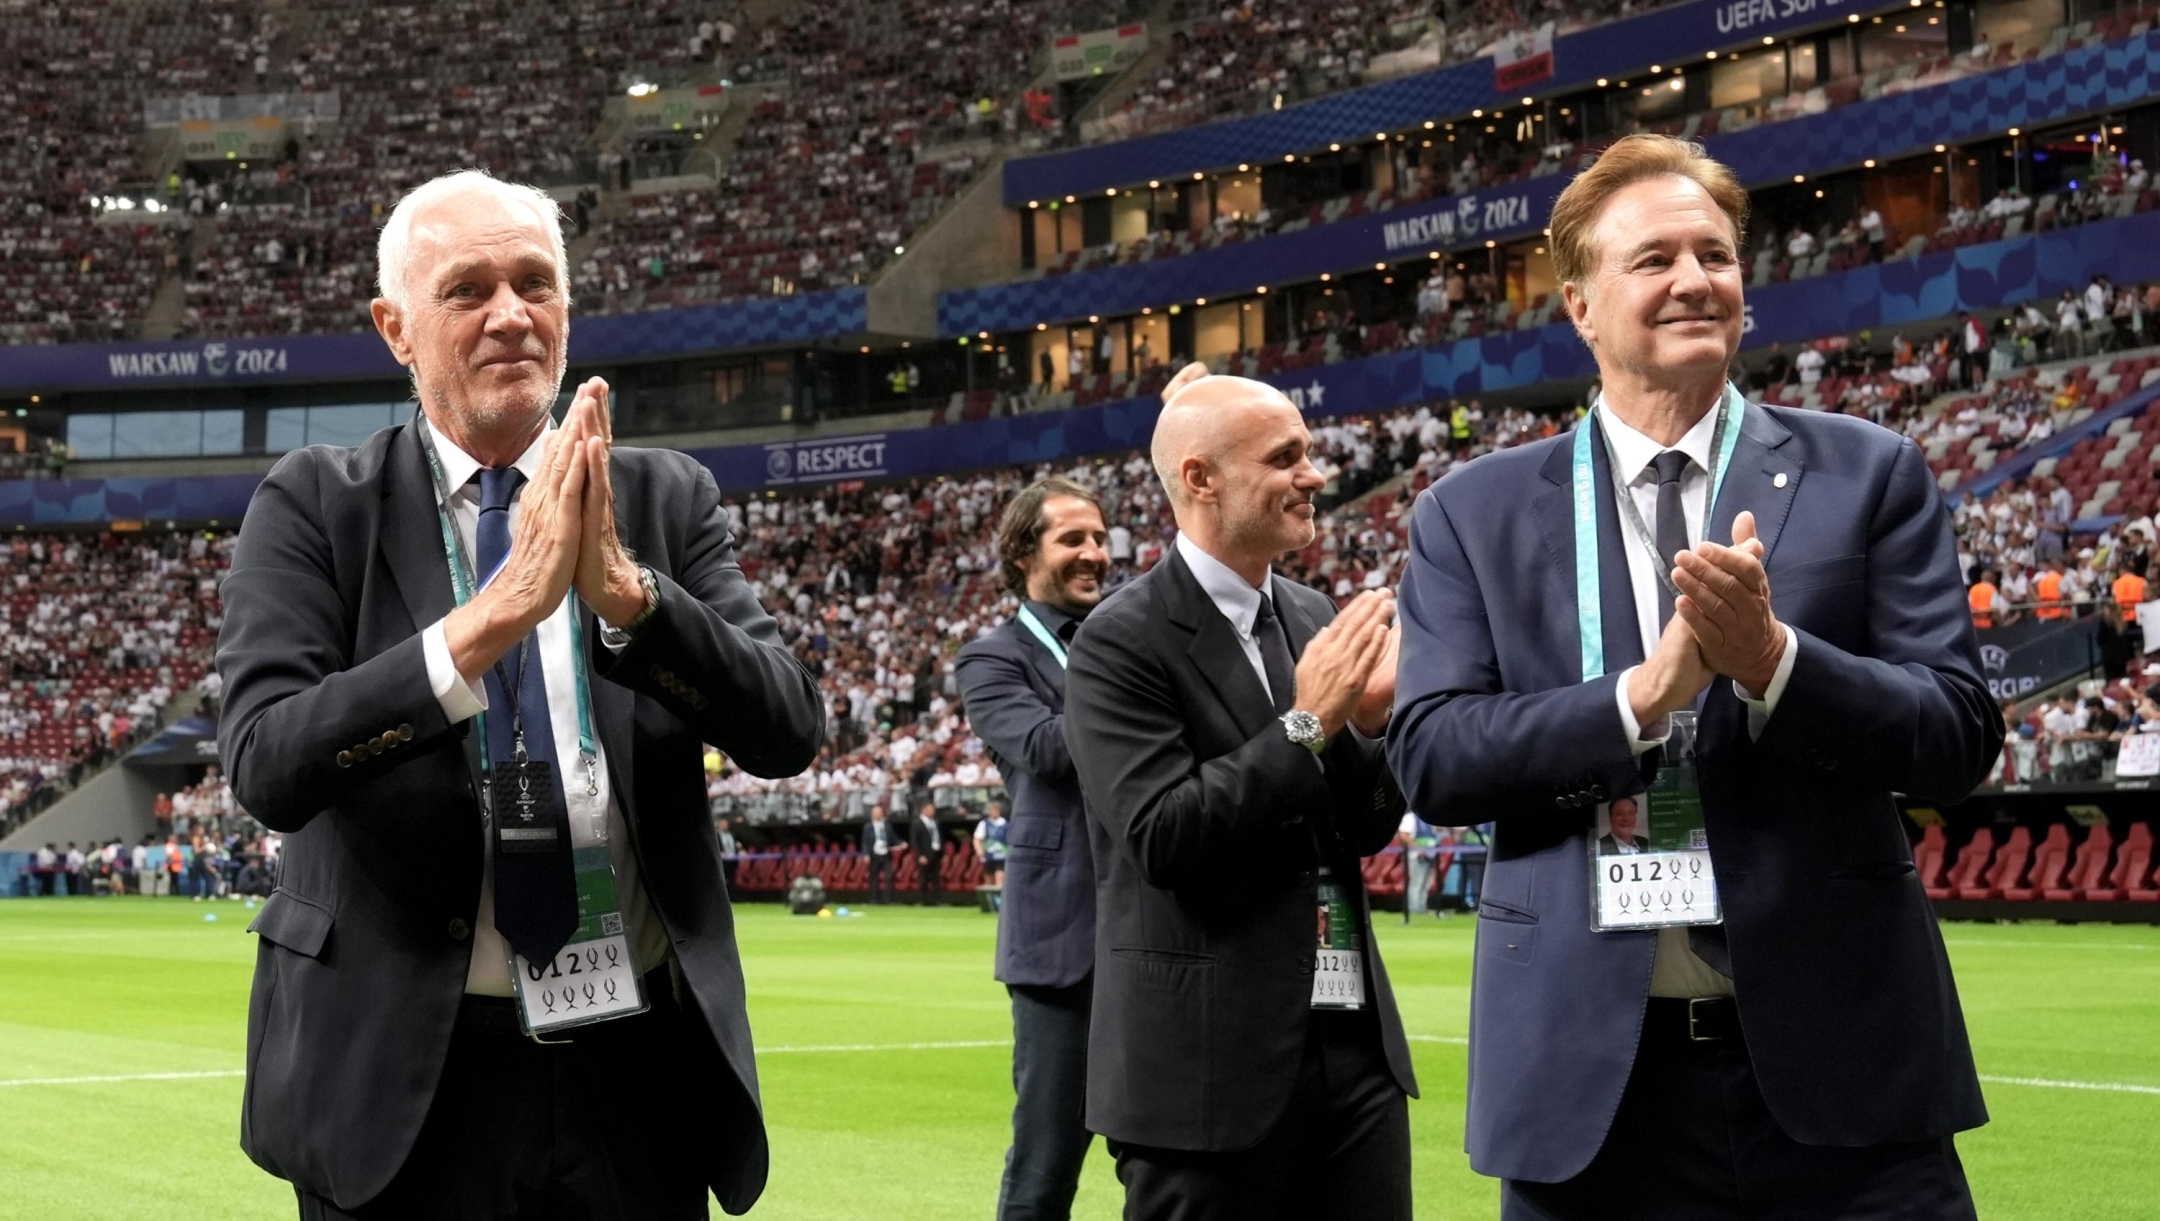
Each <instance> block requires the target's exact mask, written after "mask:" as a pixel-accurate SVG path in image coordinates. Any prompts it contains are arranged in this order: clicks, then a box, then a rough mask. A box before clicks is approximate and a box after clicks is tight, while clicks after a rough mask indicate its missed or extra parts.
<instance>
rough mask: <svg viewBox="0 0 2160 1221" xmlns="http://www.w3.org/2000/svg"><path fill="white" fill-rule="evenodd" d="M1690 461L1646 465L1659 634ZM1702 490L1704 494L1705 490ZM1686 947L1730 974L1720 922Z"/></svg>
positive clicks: (1699, 928) (1700, 930)
mask: <svg viewBox="0 0 2160 1221" xmlns="http://www.w3.org/2000/svg"><path fill="white" fill-rule="evenodd" d="M1691 461H1692V459H1690V458H1689V457H1688V456H1687V455H1686V454H1683V453H1681V452H1680V451H1679V450H1677V449H1668V450H1666V451H1665V452H1664V453H1662V454H1659V455H1658V456H1657V457H1656V458H1654V459H1652V460H1651V462H1650V467H1651V469H1652V470H1655V471H1656V472H1657V479H1658V488H1657V527H1656V534H1657V547H1658V562H1659V563H1660V564H1661V565H1663V567H1662V568H1661V569H1660V570H1659V572H1660V573H1661V575H1660V576H1659V577H1658V583H1657V595H1658V631H1659V633H1660V634H1662V633H1663V632H1664V631H1665V625H1666V624H1668V623H1670V622H1672V617H1673V594H1672V590H1670V589H1668V588H1667V587H1666V585H1665V581H1666V578H1667V577H1669V576H1670V575H1671V570H1672V568H1673V567H1674V565H1673V557H1674V556H1676V555H1678V554H1680V553H1681V552H1683V551H1686V550H1688V549H1689V548H1690V546H1691V545H1692V544H1690V543H1689V542H1688V528H1687V512H1686V510H1685V509H1684V508H1682V507H1681V504H1680V479H1681V477H1682V476H1684V475H1686V474H1687V469H1688V464H1689V463H1690V462H1691ZM1704 494H1705V495H1708V493H1707V492H1706V493H1704ZM1709 508H1710V507H1709V506H1708V505H1707V504H1706V505H1704V506H1703V516H1704V518H1705V519H1707V518H1708V517H1709V515H1710V513H1709ZM1688 948H1689V949H1691V950H1694V951H1695V956H1696V957H1698V958H1700V959H1702V960H1703V961H1704V962H1707V963H1709V964H1710V966H1711V967H1712V968H1713V969H1715V970H1716V971H1717V973H1718V974H1720V975H1723V976H1726V977H1728V978H1730V977H1731V975H1732V954H1731V953H1730V952H1729V951H1728V950H1727V949H1726V947H1725V926H1724V925H1722V924H1698V925H1696V926H1695V927H1693V928H1691V929H1689V930H1688Z"/></svg>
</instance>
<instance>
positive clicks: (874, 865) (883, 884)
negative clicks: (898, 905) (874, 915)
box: [870, 852, 893, 903]
mask: <svg viewBox="0 0 2160 1221" xmlns="http://www.w3.org/2000/svg"><path fill="white" fill-rule="evenodd" d="M870 901H871V902H872V903H890V902H892V901H893V859H892V857H890V856H879V855H878V854H876V853H874V852H873V853H871V854H870Z"/></svg>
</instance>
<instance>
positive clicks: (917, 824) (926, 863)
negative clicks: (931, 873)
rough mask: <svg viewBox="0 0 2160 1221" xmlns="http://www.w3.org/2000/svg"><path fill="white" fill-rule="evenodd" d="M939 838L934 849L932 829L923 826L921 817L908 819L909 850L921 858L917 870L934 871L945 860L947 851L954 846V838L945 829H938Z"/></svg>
mask: <svg viewBox="0 0 2160 1221" xmlns="http://www.w3.org/2000/svg"><path fill="white" fill-rule="evenodd" d="M937 836H938V838H937V846H936V847H935V848H933V847H931V846H930V828H928V827H926V826H924V825H923V820H922V819H921V818H920V817H919V816H918V817H915V818H910V819H908V824H907V842H908V850H909V851H911V852H913V853H914V854H915V855H916V856H917V857H919V858H920V861H919V863H918V865H917V866H916V867H917V868H921V869H934V868H936V867H937V864H938V862H939V861H941V860H943V859H944V857H945V849H947V848H949V847H951V846H952V837H951V836H950V835H947V834H946V833H945V828H943V827H939V828H938V832H937Z"/></svg>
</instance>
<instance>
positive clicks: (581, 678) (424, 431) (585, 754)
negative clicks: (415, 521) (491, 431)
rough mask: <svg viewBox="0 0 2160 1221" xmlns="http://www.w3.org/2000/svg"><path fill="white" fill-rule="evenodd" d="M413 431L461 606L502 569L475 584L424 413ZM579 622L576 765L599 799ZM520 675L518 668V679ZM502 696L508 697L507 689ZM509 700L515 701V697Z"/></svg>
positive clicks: (573, 646) (574, 641) (483, 755)
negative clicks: (424, 456) (431, 484)
mask: <svg viewBox="0 0 2160 1221" xmlns="http://www.w3.org/2000/svg"><path fill="white" fill-rule="evenodd" d="M413 428H414V430H415V431H417V432H418V433H419V435H420V448H421V450H422V452H424V453H426V454H427V460H428V472H429V474H430V475H432V476H433V478H434V483H435V519H436V521H437V522H438V523H439V524H440V525H441V526H442V536H443V551H444V555H445V558H446V559H447V560H448V561H449V564H450V592H451V595H452V596H453V597H454V598H455V599H456V602H457V605H459V606H463V605H465V604H466V603H467V602H470V601H472V599H473V595H474V594H475V593H476V592H478V591H479V590H480V589H484V588H486V587H487V583H488V582H489V581H492V580H494V579H495V572H500V571H502V566H501V565H500V564H498V565H496V568H495V572H490V573H488V574H487V576H485V577H482V578H479V579H478V581H477V582H476V581H475V579H474V575H473V574H475V573H477V572H478V571H479V569H478V567H477V566H476V565H474V564H473V562H472V557H470V556H468V555H466V554H465V540H464V538H463V537H462V536H460V535H459V534H458V531H457V525H456V523H454V522H452V521H451V520H450V482H449V480H448V479H447V478H445V477H444V475H443V469H442V461H441V460H440V459H438V458H437V457H436V456H435V439H434V435H433V433H432V430H430V428H429V427H428V422H427V416H426V414H425V413H423V412H419V411H415V412H414V413H413ZM503 562H504V563H508V562H509V557H508V556H505V557H503ZM578 619H579V615H578V613H577V610H576V608H575V607H573V608H572V609H571V612H570V656H571V657H572V658H574V659H576V664H574V665H572V666H571V667H570V669H571V673H572V674H573V675H574V676H575V678H576V680H577V729H578V761H579V762H580V763H582V764H584V766H585V795H586V796H587V797H597V796H599V795H600V749H599V745H598V743H597V741H596V740H595V739H594V737H593V727H592V690H591V688H590V686H589V685H588V680H587V679H586V677H585V631H584V628H583V627H582V626H581V625H580V624H579V622H578ZM523 673H524V670H523V667H522V665H521V666H520V668H519V674H520V676H522V675H523ZM505 694H508V688H507V686H506V687H505ZM512 698H513V701H514V699H515V697H514V696H513V697H512ZM479 715H480V717H481V718H482V720H481V722H480V724H481V727H482V730H483V732H482V733H481V735H480V774H481V775H483V776H485V775H487V774H488V767H489V760H488V746H487V734H486V732H485V728H486V725H487V721H486V719H485V718H486V717H487V713H486V712H482V713H480V714H479Z"/></svg>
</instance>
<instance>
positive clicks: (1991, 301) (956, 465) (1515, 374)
mask: <svg viewBox="0 0 2160 1221" xmlns="http://www.w3.org/2000/svg"><path fill="white" fill-rule="evenodd" d="M2100 272H2105V273H2107V274H2108V275H2110V276H2113V277H2115V278H2116V279H2118V280H2123V281H2135V280H2150V279H2160V211H2156V212H2147V213H2143V214H2141V215H2137V216H2129V217H2124V218H2122V219H2119V220H2110V221H2100V222H2097V223H2094V224H2090V225H2081V226H2078V227H2077V228H2074V229H2063V230H2057V231H2054V232H2050V233H2042V234H2037V235H2033V236H2028V237H2020V238H2013V239H2010V240H2007V241H2000V242H1990V243H1987V244H1985V245H1980V246H1968V247H1966V248H1964V249H1962V250H1954V251H1946V252H1943V253H1940V254H1931V255H1926V256H1924V257H1922V258H1918V259H1913V260H1908V261H1903V262H1896V263H1887V264H1881V265H1876V266H1869V267H1861V268H1856V269H1855V270H1852V271H1849V272H1846V273H1844V274H1842V275H1832V276H1822V277H1819V278H1816V279H1812V280H1800V281H1795V282H1788V283H1785V284H1773V285H1769V286H1767V287H1764V288H1760V289H1754V290H1751V291H1750V292H1749V293H1748V303H1747V304H1748V318H1747V323H1746V338H1745V340H1744V341H1743V345H1742V346H1743V347H1745V348H1749V349H1758V348H1761V347H1763V346H1765V345H1767V344H1770V343H1773V342H1779V343H1787V344H1797V343H1803V342H1806V341H1809V340H1813V339H1818V338H1821V337H1824V336H1828V335H1851V334H1853V333H1855V332H1858V331H1862V330H1866V329H1869V328H1872V327H1878V326H1884V325H1890V324H1896V323H1905V322H1917V321H1924V320H1927V319H1944V325H1945V326H1947V325H1949V322H1948V318H1949V317H1950V316H1951V315H1954V314H1955V313H1957V312H1958V311H1959V310H1965V309H1986V308H1991V307H1996V306H2003V305H2012V304H2016V303H2017V302H2020V301H2026V300H2031V299H2034V298H2052V297H2054V296H2056V295H2057V294H2059V293H2060V292H2062V290H2063V289H2065V288H2082V287H2083V286H2084V285H2085V284H2086V283H2087V282H2089V281H2090V279H2091V278H2092V276H2093V275H2095V274H2097V273H2100ZM1594 369H1595V366H1594V363H1593V362H1592V361H1591V359H1590V354H1589V352H1588V351H1587V350H1586V349H1585V348H1584V347H1583V346H1582V343H1581V341H1579V340H1578V339H1577V338H1576V337H1575V334H1574V331H1573V329H1572V328H1571V327H1569V326H1567V325H1566V324H1564V323H1562V324H1555V325H1552V326H1543V327H1537V328H1535V329H1531V330H1518V331H1506V332H1502V333H1500V334H1497V335H1488V336H1486V337H1484V338H1482V339H1471V340H1464V341H1462V342H1459V343H1452V344H1442V345H1438V346H1435V347H1428V348H1420V349H1412V350H1410V351H1403V352H1390V353H1387V354H1385V355H1380V356H1373V357H1368V358H1366V359H1363V360H1350V361H1343V362H1341V363H1339V364H1334V365H1322V366H1319V367H1317V368H1313V369H1305V370H1300V371H1298V372H1297V373H1294V374H1286V375H1283V376H1281V377H1277V378H1274V379H1271V380H1272V381H1274V383H1275V384H1276V385H1277V386H1279V387H1281V388H1282V390H1283V392H1284V393H1286V394H1288V395H1289V396H1290V398H1291V400H1292V401H1293V402H1295V403H1297V404H1298V406H1299V407H1300V408H1301V409H1302V410H1304V411H1306V412H1307V413H1309V414H1312V415H1316V416H1321V415H1336V414H1342V413H1347V412H1362V411H1378V410H1385V409H1387V408H1391V407H1400V406H1405V405H1408V404H1411V403H1418V402H1425V401H1430V400H1434V399H1442V398H1450V397H1455V398H1468V397H1472V396H1476V395H1481V394H1490V393H1494V392H1497V391H1501V390H1510V389H1519V388H1521V387H1525V386H1532V385H1536V384H1538V383H1540V382H1560V381H1567V380H1570V379H1574V378H1583V377H1588V376H1589V375H1590V374H1591V373H1592V372H1593V371H1594ZM2148 393H2150V394H2152V395H2154V396H2155V397H2160V388H2155V389H2152V390H2150V391H2148ZM2132 405H2134V406H2141V405H2142V401H2140V402H2139V403H2136V404H2132ZM1159 406H1160V404H1159V403H1158V402H1157V401H1156V400H1154V399H1128V400H1126V401H1123V402H1118V403H1110V404H1107V405H1104V406H1099V407H1081V408H1074V409H1072V410H1069V411H1056V412H1043V413H1039V414H1033V415H1024V416H1013V417H1000V418H996V419H989V420H979V421H970V422H965V423H959V424H948V425H943V426H940V427H934V428H920V429H912V430H907V431H900V432H878V433H858V434H850V435H846V436H829V437H808V438H803V439H801V440H795V441H784V442H773V443H770V444H759V445H734V446H722V447H718V448H713V449H698V450H691V451H689V452H690V453H691V456H692V457H695V458H696V459H698V460H699V461H700V462H702V463H703V464H704V465H705V466H706V467H707V468H708V469H710V470H711V471H712V472H713V477H714V478H715V479H716V480H717V481H718V482H719V484H720V487H721V489H722V490H723V491H724V492H726V493H728V494H730V495H741V494H744V493H747V492H755V491H761V490H764V489H766V488H782V487H791V486H800V485H804V484H819V483H834V482H840V481H844V480H851V479H879V478H888V477H905V476H914V475H928V474H936V473H940V472H947V471H963V470H971V469H979V468H983V467H992V466H1004V465H1013V464H1032V463H1037V462H1054V461H1061V460H1064V459H1068V458H1073V457H1077V456H1082V455H1087V454H1094V453H1104V452H1108V451H1112V450H1120V449H1130V448H1134V447H1137V446H1140V445H1142V444H1145V442H1146V441H1147V439H1148V437H1149V435H1150V433H1151V431H1152V430H1153V428H1154V424H1155V414H1156V411H1157V410H1158V408H1159ZM2070 439H2072V438H2070V437H2066V438H2065V442H2066V443H2067V441H2068V440H2070ZM257 481H258V479H257V477H256V476H253V475H230V476H201V477H189V478H170V479H9V480H0V525H16V524H22V525H37V524H41V523H63V522H76V523H94V522H104V521H112V520H115V519H136V520H149V521H189V522H194V521H209V520H218V521H223V522H225V523H227V524H230V523H231V522H234V521H237V520H238V519H239V517H240V515H241V514H242V513H243V512H244V511H245V509H246V507H247V500H248V496H249V495H250V494H251V493H252V492H253V490H254V487H255V485H256V483H257Z"/></svg>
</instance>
